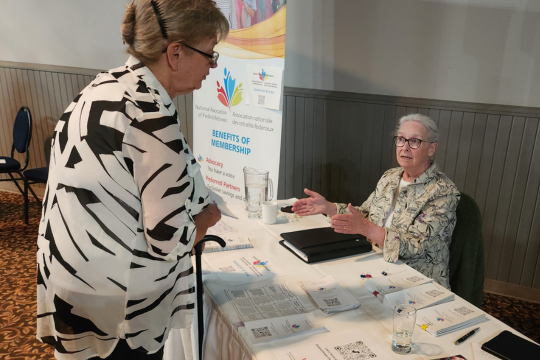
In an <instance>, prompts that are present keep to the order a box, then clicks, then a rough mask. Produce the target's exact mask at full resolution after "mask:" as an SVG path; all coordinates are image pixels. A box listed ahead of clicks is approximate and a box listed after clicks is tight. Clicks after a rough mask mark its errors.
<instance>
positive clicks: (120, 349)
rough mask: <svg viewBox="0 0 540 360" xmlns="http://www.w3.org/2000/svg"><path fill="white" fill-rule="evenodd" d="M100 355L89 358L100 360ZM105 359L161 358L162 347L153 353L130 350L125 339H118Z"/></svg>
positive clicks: (143, 359) (136, 359) (141, 359)
mask: <svg viewBox="0 0 540 360" xmlns="http://www.w3.org/2000/svg"><path fill="white" fill-rule="evenodd" d="M100 359H101V358H100V357H93V358H90V359H89V360H100ZM105 359H107V360H162V359H163V347H162V348H161V349H159V351H158V352H156V353H155V354H145V353H144V352H142V351H138V350H132V349H131V348H130V347H129V345H128V344H127V342H126V340H124V339H120V341H118V344H116V347H115V348H114V350H113V352H112V354H111V355H109V356H107V357H106V358H105Z"/></svg>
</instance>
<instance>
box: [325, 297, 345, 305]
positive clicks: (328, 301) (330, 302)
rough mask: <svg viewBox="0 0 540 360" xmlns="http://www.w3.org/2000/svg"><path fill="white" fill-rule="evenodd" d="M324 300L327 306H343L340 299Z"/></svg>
mask: <svg viewBox="0 0 540 360" xmlns="http://www.w3.org/2000/svg"><path fill="white" fill-rule="evenodd" d="M323 300H324V302H325V303H326V306H340V305H341V303H340V302H339V299H338V298H333V299H323Z"/></svg>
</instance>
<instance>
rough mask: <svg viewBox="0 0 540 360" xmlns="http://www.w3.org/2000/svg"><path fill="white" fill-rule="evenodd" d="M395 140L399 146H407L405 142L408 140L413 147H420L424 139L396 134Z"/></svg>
mask: <svg viewBox="0 0 540 360" xmlns="http://www.w3.org/2000/svg"><path fill="white" fill-rule="evenodd" d="M394 142H395V143H396V145H397V146H400V147H401V146H405V143H406V142H408V143H409V146H410V147H411V149H418V148H419V147H420V145H421V144H422V140H420V139H416V138H412V139H405V138H404V137H403V136H395V137H394Z"/></svg>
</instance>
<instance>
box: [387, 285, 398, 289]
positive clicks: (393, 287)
mask: <svg viewBox="0 0 540 360" xmlns="http://www.w3.org/2000/svg"><path fill="white" fill-rule="evenodd" d="M388 288H389V289H395V288H396V287H395V286H392V285H390V286H388Z"/></svg>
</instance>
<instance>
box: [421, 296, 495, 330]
mask: <svg viewBox="0 0 540 360" xmlns="http://www.w3.org/2000/svg"><path fill="white" fill-rule="evenodd" d="M487 320H488V318H486V313H485V312H483V311H482V310H480V309H479V308H477V307H476V306H474V305H472V304H471V303H469V302H467V301H465V300H463V299H460V298H458V299H456V300H455V301H452V302H449V303H446V304H440V305H437V306H433V307H430V308H428V309H422V310H419V311H418V312H417V314H416V324H417V325H418V326H420V327H421V328H422V329H424V330H426V331H427V332H429V333H430V334H431V335H433V336H442V335H446V334H448V333H451V332H454V331H458V330H462V329H465V328H468V327H470V326H473V325H476V324H479V323H482V322H484V321H487Z"/></svg>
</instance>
